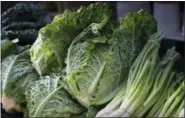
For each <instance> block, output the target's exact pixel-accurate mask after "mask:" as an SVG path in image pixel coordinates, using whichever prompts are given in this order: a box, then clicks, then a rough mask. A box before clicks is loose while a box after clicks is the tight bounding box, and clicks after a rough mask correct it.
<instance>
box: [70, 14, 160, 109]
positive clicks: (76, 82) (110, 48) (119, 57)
mask: <svg viewBox="0 0 185 118" xmlns="http://www.w3.org/2000/svg"><path fill="white" fill-rule="evenodd" d="M121 23H122V24H123V25H121V26H120V27H119V28H117V29H114V32H112V33H111V34H112V36H110V34H109V35H107V33H106V30H105V31H104V27H103V26H102V25H101V24H91V25H90V26H89V27H88V28H86V29H84V31H83V32H82V33H80V34H79V35H78V36H77V37H76V38H75V39H74V41H73V42H72V44H71V46H70V47H69V49H68V57H67V75H69V76H68V77H67V82H68V86H69V88H70V90H71V91H72V92H71V93H72V94H73V95H74V96H75V97H76V99H77V100H78V101H79V102H80V103H81V104H82V105H83V106H85V107H86V108H88V107H90V106H91V105H102V104H105V103H107V102H108V101H110V100H111V99H112V98H113V97H114V96H115V95H116V94H117V93H118V91H119V89H120V86H121V85H122V82H123V80H124V78H125V79H126V77H127V75H128V71H129V68H130V66H131V65H132V62H133V61H134V59H135V58H136V57H137V55H138V53H139V51H140V50H141V49H142V47H143V46H144V44H145V43H146V41H147V39H148V38H147V37H148V36H149V35H151V34H152V33H154V32H155V31H156V25H157V24H156V21H155V20H154V18H153V17H152V16H150V15H149V14H147V13H146V12H144V11H141V12H138V13H133V14H128V15H127V16H126V17H125V18H123V19H122V20H121ZM146 23H148V25H149V26H150V27H148V26H146ZM128 29H129V30H128ZM138 29H139V30H138ZM141 34H144V36H143V35H141Z"/></svg>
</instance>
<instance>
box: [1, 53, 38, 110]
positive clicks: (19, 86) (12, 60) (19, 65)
mask: <svg viewBox="0 0 185 118" xmlns="http://www.w3.org/2000/svg"><path fill="white" fill-rule="evenodd" d="M1 67H2V68H1V69H2V72H1V79H2V82H3V84H2V92H3V95H4V96H6V97H8V98H11V99H12V100H13V101H14V102H15V103H16V104H18V105H20V108H23V109H24V108H25V104H26V101H25V96H24V93H25V88H26V86H27V84H28V83H30V82H31V81H35V80H37V79H38V74H37V73H36V71H35V70H34V68H33V67H32V66H31V63H30V56H29V51H28V50H26V51H24V52H22V53H21V54H19V55H12V56H8V57H6V58H5V59H4V60H3V62H2V64H1ZM6 105H7V104H3V106H4V107H5V109H6ZM13 107H14V106H13ZM10 109H12V108H10ZM10 109H6V110H10ZM23 109H20V110H23Z"/></svg>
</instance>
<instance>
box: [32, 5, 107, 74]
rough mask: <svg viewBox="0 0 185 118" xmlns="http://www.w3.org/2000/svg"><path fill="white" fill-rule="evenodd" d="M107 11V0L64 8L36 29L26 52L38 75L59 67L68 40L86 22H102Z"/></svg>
mask: <svg viewBox="0 0 185 118" xmlns="http://www.w3.org/2000/svg"><path fill="white" fill-rule="evenodd" d="M110 14H111V11H110V10H109V9H108V5H107V4H103V3H97V4H92V5H90V6H89V7H87V8H85V7H81V8H80V9H79V10H78V11H77V12H71V11H69V10H66V11H65V12H64V13H63V14H62V15H58V16H56V17H55V18H54V20H53V22H52V23H51V24H48V25H47V26H46V27H44V28H43V29H41V30H40V32H39V36H38V38H37V40H36V42H35V43H34V44H33V46H32V48H31V50H30V53H31V60H32V62H33V65H34V67H35V68H36V70H37V72H38V73H39V74H40V75H43V74H47V73H49V72H51V71H52V72H57V71H59V70H61V69H62V68H63V64H64V59H65V56H66V53H67V49H68V47H69V45H70V43H71V42H72V40H73V39H74V38H75V37H76V36H77V35H78V34H79V33H80V32H81V31H82V30H83V29H84V28H85V27H87V26H88V25H89V24H91V23H93V22H95V23H101V24H102V25H104V24H106V23H107V21H108V19H109V17H110Z"/></svg>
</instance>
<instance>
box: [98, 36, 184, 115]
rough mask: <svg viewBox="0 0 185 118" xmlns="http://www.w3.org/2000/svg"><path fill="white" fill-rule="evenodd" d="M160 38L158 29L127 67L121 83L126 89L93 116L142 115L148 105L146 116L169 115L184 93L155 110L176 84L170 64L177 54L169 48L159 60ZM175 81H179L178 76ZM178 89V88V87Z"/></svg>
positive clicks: (176, 57) (177, 57)
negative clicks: (126, 76) (124, 83)
mask: <svg viewBox="0 0 185 118" xmlns="http://www.w3.org/2000/svg"><path fill="white" fill-rule="evenodd" d="M161 39H162V37H161V35H160V34H158V33H156V34H153V35H152V36H151V38H150V40H149V41H148V43H147V44H146V45H145V46H144V49H143V50H142V52H141V53H140V54H139V56H138V57H137V59H136V60H135V62H134V63H133V65H132V67H131V69H130V71H129V76H128V81H127V85H126V86H124V87H125V88H126V89H125V90H124V87H123V88H122V90H121V91H120V93H119V94H118V95H117V96H116V97H115V98H114V99H113V100H112V101H111V102H110V103H109V104H108V105H107V106H106V107H105V108H104V109H102V110H101V111H100V112H99V113H98V114H97V115H96V116H97V117H144V116H145V114H146V113H147V112H148V111H149V110H150V109H151V108H152V110H151V113H149V114H150V115H149V116H148V117H154V116H155V117H161V116H163V117H164V116H168V117H169V116H173V112H174V111H175V107H176V106H175V105H178V104H179V103H180V100H181V101H182V98H183V96H184V94H181V96H179V97H177V98H176V99H178V101H175V102H174V104H172V106H171V108H170V109H168V111H167V108H168V107H169V105H170V104H168V103H166V104H167V105H166V106H165V107H164V108H163V111H162V113H161V114H160V113H158V112H160V111H161V107H160V106H161V105H162V104H163V103H164V102H165V100H166V97H167V95H168V93H169V92H171V88H172V87H173V86H174V85H175V84H176V82H173V79H174V77H175V76H174V75H175V73H174V72H173V65H174V63H175V62H176V61H177V59H179V57H180V55H179V54H178V53H177V52H176V51H175V48H172V49H169V50H168V51H167V53H166V55H165V56H164V58H163V59H162V60H161V61H160V59H159V57H158V50H159V47H160V40H161ZM158 61H159V62H158ZM153 75H156V76H153ZM176 81H177V82H179V81H182V78H180V79H176ZM180 90H181V92H182V87H181V89H180ZM174 97H175V96H174ZM182 108H183V107H180V108H179V109H180V110H181V109H182ZM180 110H179V112H180ZM166 111H167V113H166V114H165V115H164V114H163V113H164V112H166ZM179 112H178V113H179ZM156 113H157V114H158V115H156Z"/></svg>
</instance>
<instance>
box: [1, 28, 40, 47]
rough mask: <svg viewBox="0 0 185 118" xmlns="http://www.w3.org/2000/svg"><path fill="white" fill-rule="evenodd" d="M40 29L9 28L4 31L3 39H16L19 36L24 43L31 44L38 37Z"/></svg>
mask: <svg viewBox="0 0 185 118" xmlns="http://www.w3.org/2000/svg"><path fill="white" fill-rule="evenodd" d="M37 35H38V31H37V30H36V29H26V30H15V31H14V30H8V31H2V34H1V37H2V39H15V38H18V39H19V41H20V42H21V43H22V44H31V43H32V42H33V41H35V39H36V38H37Z"/></svg>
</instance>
